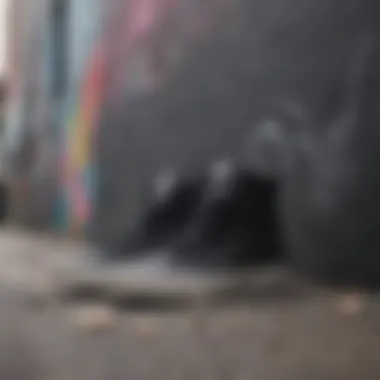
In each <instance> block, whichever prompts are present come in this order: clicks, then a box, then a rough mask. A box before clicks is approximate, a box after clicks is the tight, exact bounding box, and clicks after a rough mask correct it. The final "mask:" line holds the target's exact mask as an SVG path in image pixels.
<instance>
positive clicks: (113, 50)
mask: <svg viewBox="0 0 380 380" xmlns="http://www.w3.org/2000/svg"><path fill="white" fill-rule="evenodd" d="M177 2H178V0H133V1H130V2H124V8H123V9H122V10H119V9H114V11H116V10H118V11H119V12H120V13H119V14H118V15H115V18H116V17H117V21H118V28H115V29H114V30H113V31H112V32H111V33H112V35H111V36H109V39H108V40H109V41H110V42H111V47H110V52H109V54H110V57H109V59H110V60H109V72H108V76H109V80H110V81H109V85H110V87H111V88H112V91H111V93H112V95H113V96H112V98H113V100H114V101H116V100H117V99H120V94H121V92H122V91H123V88H124V84H125V73H126V72H127V70H126V65H128V59H129V58H130V57H131V55H132V54H133V51H134V49H135V48H136V46H139V45H140V44H142V43H143V42H144V41H146V40H149V38H150V36H151V35H152V33H154V31H155V28H156V26H157V25H159V24H160V22H161V21H162V20H163V18H164V17H165V16H166V15H167V13H168V11H169V10H171V9H173V8H174V7H175V6H176V5H177ZM117 8H118V7H117Z"/></svg>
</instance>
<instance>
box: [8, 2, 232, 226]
mask: <svg viewBox="0 0 380 380" xmlns="http://www.w3.org/2000/svg"><path fill="white" fill-rule="evenodd" d="M16 3H18V4H19V5H18V12H19V15H21V13H22V14H23V16H22V18H23V19H24V21H23V22H22V23H21V22H20V23H19V25H18V26H17V27H16V28H15V29H16V30H15V31H14V33H16V32H17V34H18V35H19V38H18V41H19V42H18V43H19V44H20V46H21V47H22V48H21V47H20V49H19V50H20V51H22V52H23V53H22V57H21V58H20V57H19V62H22V64H20V65H19V68H18V70H17V71H16V73H15V74H14V75H13V76H12V82H13V83H12V88H13V90H12V91H11V94H12V95H11V101H10V107H9V115H8V116H9V117H8V132H9V133H8V137H9V138H8V140H9V141H8V146H9V147H11V148H10V152H11V153H10V157H11V161H12V176H13V179H14V181H13V182H14V183H17V184H18V187H19V188H22V189H23V191H18V192H16V193H17V194H18V195H17V196H16V198H17V199H16V201H15V203H16V204H19V205H23V206H22V207H21V206H20V207H21V208H24V209H26V210H28V212H27V214H28V215H29V216H30V217H31V219H32V220H33V221H34V222H33V223H37V224H41V225H43V226H45V227H47V226H53V227H54V228H55V229H57V230H59V231H68V230H74V231H83V230H84V229H86V227H87V225H88V224H89V221H91V220H92V216H93V213H94V210H95V209H97V210H98V209H99V212H100V213H102V212H103V211H101V209H102V208H101V207H100V208H99V207H97V206H98V203H99V202H98V200H99V197H98V193H99V191H100V189H102V188H103V185H102V184H104V183H105V182H107V178H106V177H107V173H105V172H103V174H102V175H99V162H98V154H99V152H100V151H102V149H103V148H102V146H103V145H104V144H103V139H104V138H107V137H106V136H104V134H103V132H104V131H105V130H108V129H109V128H111V127H112V128H118V126H117V125H119V124H118V123H116V124H115V123H114V122H113V120H115V118H117V117H118V115H121V114H125V113H126V114H128V112H129V109H128V107H127V108H126V107H125V105H126V103H125V100H126V99H139V98H141V97H144V96H148V95H149V94H153V93H154V92H155V91H157V90H158V89H159V88H160V86H162V83H164V82H165V81H168V79H169V78H170V77H171V76H172V75H173V73H174V72H175V68H176V67H179V66H180V65H181V64H182V62H184V61H185V59H186V54H187V53H186V52H187V50H188V48H189V47H190V46H192V45H193V44H194V43H195V41H198V40H199V39H201V38H202V35H205V34H207V32H208V30H210V29H211V28H212V26H213V25H214V24H215V23H217V22H220V20H221V19H222V18H223V12H227V11H226V7H225V4H229V3H231V1H214V0H193V1H188V0H112V1H109V0H81V1H78V0H39V1H35V2H34V1H33V2H31V1H25V0H17V1H15V3H14V4H16ZM20 4H22V5H20ZM217 10H218V11H217ZM120 127H121V128H122V129H128V128H126V126H125V125H124V126H120ZM127 149H129V148H127ZM103 150H104V149H103ZM122 150H123V149H121V151H122ZM103 156H104V155H103ZM111 156H113V157H114V158H116V161H117V162H115V163H114V165H115V167H117V166H120V170H122V171H123V170H124V169H123V165H125V170H126V173H125V176H124V175H122V177H123V178H124V177H125V181H127V182H128V183H129V185H128V187H127V190H126V191H129V190H128V189H131V188H132V187H133V181H131V180H130V179H131V178H133V175H134V174H133V173H127V172H128V170H127V169H128V168H127V167H128V163H126V162H125V158H122V161H123V162H120V161H118V160H117V157H116V156H115V155H113V154H112V152H111ZM106 161H107V160H106ZM129 164H130V165H132V163H131V162H130V163H129ZM130 175H131V176H132V177H130ZM16 193H15V194H16ZM26 199H28V202H26V201H25V200H26ZM123 203H124V202H122V200H121V201H120V206H121V207H123V206H122V204H123ZM132 203H133V202H132ZM25 204H28V207H26V206H25ZM126 207H127V210H126V213H127V214H129V215H132V214H133V212H132V211H133V210H132V207H131V202H129V205H128V206H126ZM106 208H107V207H106ZM103 209H104V208H103Z"/></svg>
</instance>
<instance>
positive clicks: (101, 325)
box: [71, 304, 118, 333]
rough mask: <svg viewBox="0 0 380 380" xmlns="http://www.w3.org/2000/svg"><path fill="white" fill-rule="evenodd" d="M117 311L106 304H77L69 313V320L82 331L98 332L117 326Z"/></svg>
mask: <svg viewBox="0 0 380 380" xmlns="http://www.w3.org/2000/svg"><path fill="white" fill-rule="evenodd" d="M117 321H118V315H117V312H116V311H115V310H114V309H113V308H112V307H110V306H107V305H100V304H99V305H82V306H77V307H76V308H75V309H74V310H73V311H72V313H71V322H72V324H73V325H74V327H76V328H77V329H78V330H80V331H83V332H90V333H95V332H100V331H108V330H112V329H113V328H115V327H116V326H117Z"/></svg>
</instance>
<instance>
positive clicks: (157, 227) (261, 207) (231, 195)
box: [102, 162, 279, 272]
mask: <svg viewBox="0 0 380 380" xmlns="http://www.w3.org/2000/svg"><path fill="white" fill-rule="evenodd" d="M173 178H174V177H173ZM278 240H279V239H278V231H277V224H276V203H275V186H274V184H273V183H272V182H270V181H267V180H265V179H257V178H255V177H254V176H252V175H251V173H249V172H246V171H244V170H237V169H236V168H235V167H234V166H233V165H232V164H230V163H229V162H220V163H218V164H216V165H214V166H213V167H212V168H211V170H210V172H209V173H208V174H207V175H205V176H203V178H200V177H199V178H197V179H194V178H192V179H183V178H180V177H178V178H174V180H173V181H171V183H170V186H167V188H166V189H165V191H161V190H160V189H157V188H155V189H154V192H153V197H152V200H151V202H150V204H149V205H148V206H147V207H146V212H145V213H143V217H142V218H141V219H140V220H139V221H138V222H137V223H136V224H135V226H134V228H133V229H131V230H130V231H129V233H128V234H126V236H125V239H124V240H123V241H122V243H121V244H119V245H118V246H117V247H108V248H106V249H104V250H103V252H102V257H103V259H105V261H106V262H108V261H109V260H111V261H113V260H118V261H119V260H120V261H123V262H128V261H130V262H131V263H135V264H136V263H139V262H145V263H151V262H154V263H156V265H157V264H158V263H159V265H161V266H163V267H166V268H172V269H178V270H192V271H194V270H195V271H197V272H200V271H206V272H208V271H213V270H223V269H226V270H231V269H237V268H247V267H249V266H251V265H257V264H258V263H263V262H266V261H267V260H272V259H273V258H274V257H275V256H276V255H277V253H278Z"/></svg>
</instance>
